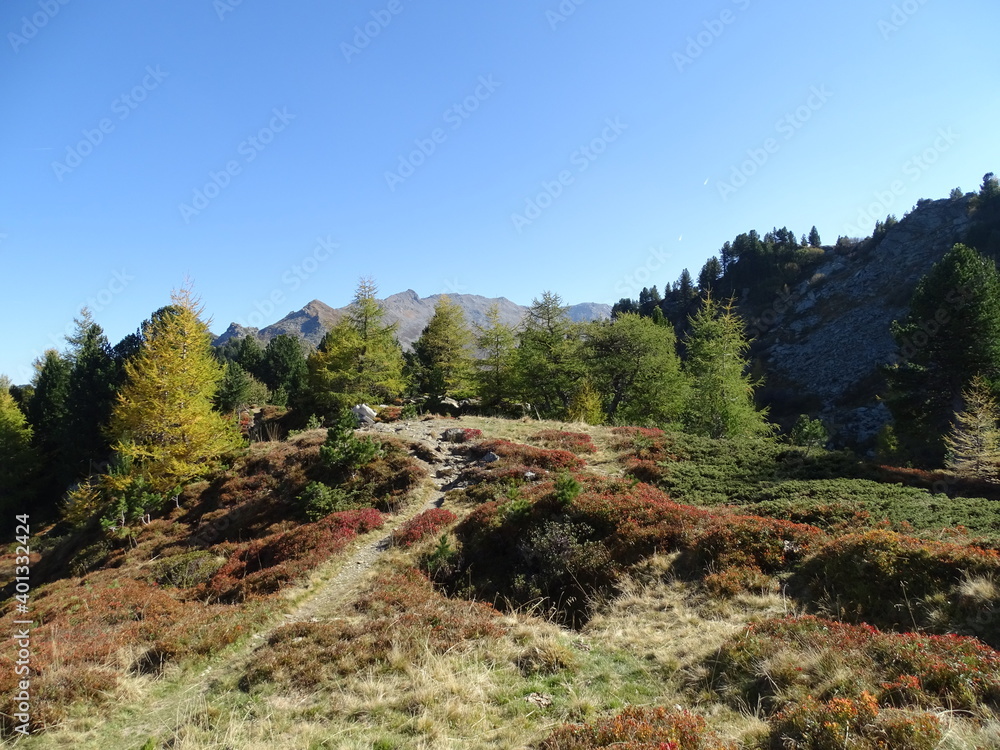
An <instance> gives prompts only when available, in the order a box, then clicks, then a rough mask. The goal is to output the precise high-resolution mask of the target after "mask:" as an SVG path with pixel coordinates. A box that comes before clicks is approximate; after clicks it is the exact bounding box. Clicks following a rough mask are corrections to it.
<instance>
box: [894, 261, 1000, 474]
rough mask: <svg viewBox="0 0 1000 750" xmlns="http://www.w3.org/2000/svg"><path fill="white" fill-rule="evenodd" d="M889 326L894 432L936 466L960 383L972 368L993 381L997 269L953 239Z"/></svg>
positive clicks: (912, 452)
mask: <svg viewBox="0 0 1000 750" xmlns="http://www.w3.org/2000/svg"><path fill="white" fill-rule="evenodd" d="M892 333H893V336H894V337H895V339H896V343H897V345H898V346H899V360H898V361H897V363H896V364H895V365H893V366H891V367H889V368H888V370H887V379H888V383H889V393H888V397H887V398H886V402H887V404H888V406H889V408H890V410H891V411H892V414H893V417H894V419H895V422H896V434H897V437H898V439H899V441H900V444H901V446H902V448H903V449H904V451H905V452H906V453H907V454H908V455H909V456H910V457H911V458H912V459H914V460H915V461H916V462H917V463H919V464H921V465H925V466H941V465H942V461H943V460H944V452H945V445H944V435H945V433H947V432H948V430H949V428H950V425H951V422H952V416H953V414H954V413H955V411H956V409H957V408H958V407H959V405H960V403H961V395H962V391H963V389H965V387H966V386H967V385H968V384H969V382H970V381H971V380H972V378H973V377H974V376H976V375H981V376H982V377H983V378H985V380H986V381H987V382H988V383H990V385H991V387H993V388H994V390H996V389H997V386H998V384H1000V275H998V273H997V269H996V266H995V264H994V263H993V261H992V260H989V259H987V258H984V257H983V256H982V255H980V254H979V253H978V252H976V251H975V250H973V249H972V248H969V247H966V246H965V245H955V247H953V248H952V249H951V250H950V251H949V252H948V253H947V254H946V255H945V256H944V257H943V258H942V259H941V260H940V261H939V262H938V263H936V264H935V265H934V266H933V268H931V270H930V271H929V272H928V273H927V275H926V276H924V278H923V279H921V280H920V282H919V283H918V284H917V288H916V290H915V291H914V293H913V298H912V300H911V302H910V311H909V313H908V314H907V316H906V317H905V318H904V319H903V320H901V321H896V322H895V323H893V326H892Z"/></svg>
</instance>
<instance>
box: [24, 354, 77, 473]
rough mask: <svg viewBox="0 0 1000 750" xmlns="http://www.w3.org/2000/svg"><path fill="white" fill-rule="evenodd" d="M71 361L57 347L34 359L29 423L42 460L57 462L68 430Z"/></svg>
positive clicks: (54, 463)
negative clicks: (67, 403)
mask: <svg viewBox="0 0 1000 750" xmlns="http://www.w3.org/2000/svg"><path fill="white" fill-rule="evenodd" d="M70 367H71V366H70V363H69V361H68V360H67V359H66V358H65V357H63V356H62V355H61V354H60V353H59V352H57V351H56V350H55V349H49V350H48V351H46V352H45V355H44V356H43V357H42V358H41V359H39V360H37V361H36V362H35V378H34V380H33V381H32V385H33V386H34V389H35V392H34V395H33V396H32V397H31V401H30V402H29V404H28V415H27V416H28V422H29V424H31V428H32V431H33V434H34V439H35V445H36V446H37V447H38V450H39V452H40V453H41V455H42V458H43V460H44V461H45V462H46V463H47V464H48V463H51V464H52V465H56V464H58V462H59V459H60V451H61V449H62V447H63V440H62V437H63V434H64V431H65V429H66V401H67V399H68V397H69V376H70Z"/></svg>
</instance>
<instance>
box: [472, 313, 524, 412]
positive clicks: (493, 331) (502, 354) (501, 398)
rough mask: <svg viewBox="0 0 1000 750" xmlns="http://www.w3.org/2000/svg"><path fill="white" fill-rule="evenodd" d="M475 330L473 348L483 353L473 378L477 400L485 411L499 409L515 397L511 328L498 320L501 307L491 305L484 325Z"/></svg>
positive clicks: (512, 335)
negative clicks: (474, 379)
mask: <svg viewBox="0 0 1000 750" xmlns="http://www.w3.org/2000/svg"><path fill="white" fill-rule="evenodd" d="M476 331H477V336H476V346H477V347H479V349H480V351H482V352H483V357H482V359H480V360H479V362H478V367H479V371H478V373H477V377H476V381H477V383H478V386H479V397H480V398H481V399H482V402H483V406H484V407H485V408H487V409H491V410H492V409H499V408H501V407H502V406H503V405H504V404H505V403H507V401H508V400H509V399H510V398H512V397H513V395H514V389H515V371H514V365H515V354H516V352H515V345H516V340H515V337H514V329H513V328H511V327H510V326H508V325H506V324H505V323H503V322H502V321H501V320H500V308H499V306H497V305H496V304H493V305H491V306H490V308H489V310H487V312H486V325H485V326H477V327H476Z"/></svg>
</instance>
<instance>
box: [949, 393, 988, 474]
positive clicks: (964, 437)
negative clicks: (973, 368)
mask: <svg viewBox="0 0 1000 750" xmlns="http://www.w3.org/2000/svg"><path fill="white" fill-rule="evenodd" d="M962 401H963V402H964V408H963V409H962V410H961V411H959V412H958V413H957V414H955V423H954V425H953V426H952V429H951V432H950V433H949V434H948V435H947V436H946V437H945V439H944V442H945V445H946V446H947V448H948V460H947V466H948V468H949V469H951V470H953V471H955V472H956V473H958V474H961V475H963V476H967V477H974V478H977V479H988V480H993V481H995V480H996V479H997V473H998V472H997V470H998V468H1000V430H998V429H997V403H996V400H995V399H994V398H993V389H992V387H991V386H990V384H989V383H988V382H986V380H985V379H983V378H982V377H980V376H978V375H977V376H976V377H974V378H973V379H972V381H971V382H970V383H969V386H968V388H966V389H965V390H964V391H963V392H962Z"/></svg>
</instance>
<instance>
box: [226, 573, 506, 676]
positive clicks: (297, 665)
mask: <svg viewBox="0 0 1000 750" xmlns="http://www.w3.org/2000/svg"><path fill="white" fill-rule="evenodd" d="M354 608H355V610H356V611H357V613H358V614H360V615H363V619H361V620H357V619H352V620H333V621H330V622H315V623H313V622H303V623H295V624H292V625H286V626H284V627H281V628H278V629H277V630H276V631H275V632H274V633H273V634H272V635H271V637H270V639H269V640H268V643H267V645H266V646H265V647H263V648H261V649H259V650H258V651H257V652H256V653H255V654H254V655H253V657H252V659H251V661H250V663H249V665H248V666H247V669H246V671H245V673H244V677H243V680H242V682H241V685H242V687H243V688H244V689H245V690H249V689H252V688H253V687H255V686H258V685H261V684H263V683H272V684H276V685H277V686H279V687H281V688H284V689H295V690H312V689H315V688H316V687H318V686H321V685H324V684H327V683H330V682H332V681H333V680H334V679H335V678H336V677H337V676H340V675H346V674H352V673H354V672H357V671H359V670H362V669H377V670H381V669H393V668H394V667H393V664H395V663H396V662H397V661H398V660H397V659H395V658H394V657H393V655H394V654H402V655H404V658H405V660H406V663H407V664H410V663H412V661H413V660H414V659H417V658H419V655H420V654H421V653H423V652H424V651H426V650H427V649H429V650H431V651H432V652H433V653H439V654H441V653H445V652H447V651H453V650H463V649H468V648H472V647H473V646H474V645H475V644H476V643H477V642H478V641H481V640H484V639H494V638H499V637H501V636H502V635H503V634H504V633H505V632H506V628H505V626H504V625H503V622H502V620H501V618H500V617H499V616H498V613H497V612H496V610H494V609H493V608H492V607H489V606H487V605H485V604H478V603H474V602H467V601H460V600H452V599H448V598H446V597H444V596H442V595H441V594H439V593H438V592H436V591H435V590H434V588H433V586H432V585H431V583H430V581H429V580H428V579H427V578H426V576H424V575H423V574H421V573H419V572H418V571H416V570H413V569H410V570H407V571H404V572H400V573H394V574H391V575H389V576H387V577H385V578H383V579H381V580H380V581H379V583H378V584H377V585H376V586H374V587H373V588H372V589H369V590H368V591H367V592H365V593H364V594H362V596H361V597H360V598H359V599H358V601H357V602H355V605H354ZM400 668H402V667H400Z"/></svg>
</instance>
